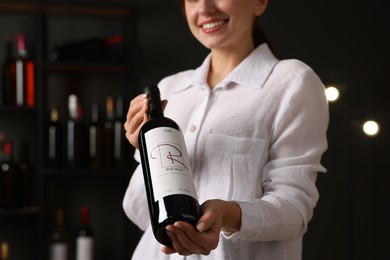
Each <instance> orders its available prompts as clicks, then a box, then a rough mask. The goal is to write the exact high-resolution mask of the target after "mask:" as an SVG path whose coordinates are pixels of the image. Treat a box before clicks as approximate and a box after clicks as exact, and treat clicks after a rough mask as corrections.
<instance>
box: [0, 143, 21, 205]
mask: <svg viewBox="0 0 390 260" xmlns="http://www.w3.org/2000/svg"><path fill="white" fill-rule="evenodd" d="M12 148H13V147H12V142H11V141H9V140H6V141H4V144H3V156H2V158H1V159H0V161H1V163H0V179H1V186H0V190H1V192H0V195H1V197H0V207H2V208H14V207H16V206H18V202H19V201H18V187H19V179H18V174H17V171H16V167H15V162H14V160H13V158H12V153H13V151H12Z"/></svg>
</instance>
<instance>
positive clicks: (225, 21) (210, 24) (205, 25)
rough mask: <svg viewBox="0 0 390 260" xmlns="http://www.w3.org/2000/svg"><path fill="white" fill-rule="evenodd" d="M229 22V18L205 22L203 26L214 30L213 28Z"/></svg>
mask: <svg viewBox="0 0 390 260" xmlns="http://www.w3.org/2000/svg"><path fill="white" fill-rule="evenodd" d="M227 22H228V20H221V21H218V22H212V23H205V24H203V25H201V27H202V28H203V29H206V30H212V29H214V28H217V27H219V26H221V25H223V24H225V23H227Z"/></svg>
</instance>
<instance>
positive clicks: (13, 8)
mask: <svg viewBox="0 0 390 260" xmlns="http://www.w3.org/2000/svg"><path fill="white" fill-rule="evenodd" d="M38 11H39V6H38V5H36V4H30V3H14V2H9V3H0V12H3V13H18V14H20V13H22V14H37V13H38Z"/></svg>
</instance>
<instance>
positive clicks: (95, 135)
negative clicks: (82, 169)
mask: <svg viewBox="0 0 390 260" xmlns="http://www.w3.org/2000/svg"><path fill="white" fill-rule="evenodd" d="M89 162H90V167H91V168H93V169H99V168H101V164H102V127H101V125H100V117H99V105H98V104H97V103H94V104H92V107H91V124H90V126H89Z"/></svg>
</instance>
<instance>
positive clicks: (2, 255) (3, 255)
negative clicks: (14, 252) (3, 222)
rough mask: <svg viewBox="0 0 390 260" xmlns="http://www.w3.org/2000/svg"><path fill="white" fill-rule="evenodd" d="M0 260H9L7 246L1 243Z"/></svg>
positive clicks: (5, 243)
mask: <svg viewBox="0 0 390 260" xmlns="http://www.w3.org/2000/svg"><path fill="white" fill-rule="evenodd" d="M0 260H9V244H8V242H1V244H0Z"/></svg>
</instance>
